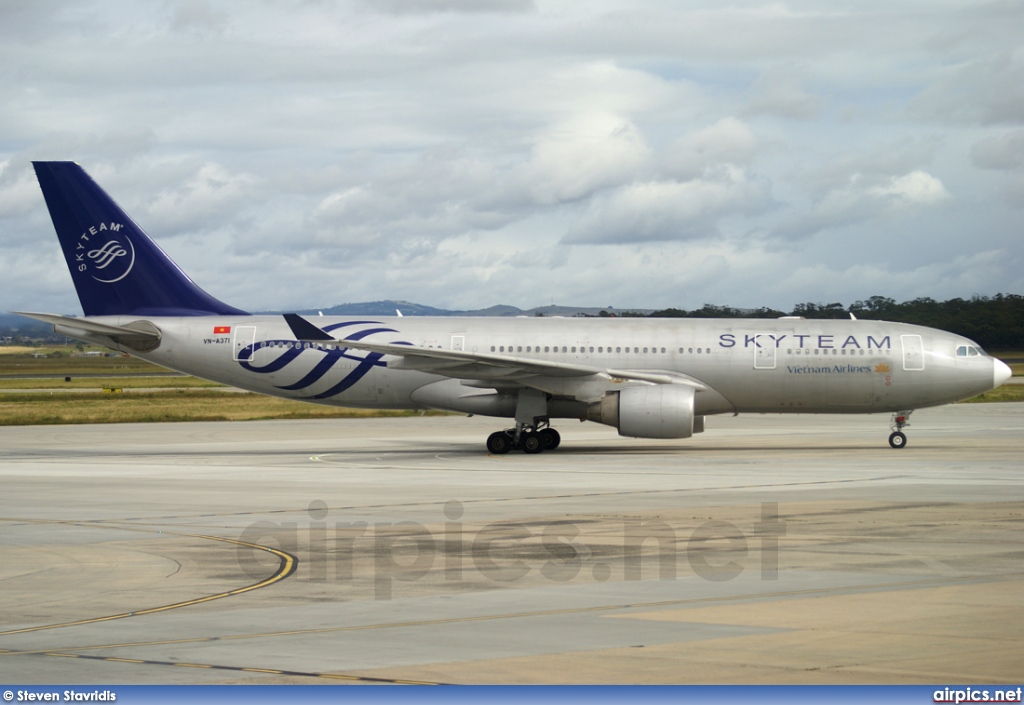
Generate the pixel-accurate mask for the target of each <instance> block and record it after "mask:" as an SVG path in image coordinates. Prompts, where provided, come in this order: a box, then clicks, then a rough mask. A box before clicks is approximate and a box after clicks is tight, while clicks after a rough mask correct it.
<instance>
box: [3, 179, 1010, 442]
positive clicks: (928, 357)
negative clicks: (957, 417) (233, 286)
mask: <svg viewBox="0 0 1024 705" xmlns="http://www.w3.org/2000/svg"><path fill="white" fill-rule="evenodd" d="M33 165H34V167H35V171H36V175H37V177H38V180H39V185H40V187H41V189H42V192H43V197H44V199H45V201H46V205H47V208H48V209H49V212H50V216H51V218H52V220H53V225H54V229H55V230H56V232H57V237H58V239H59V241H60V244H61V248H62V250H63V253H64V257H65V259H66V260H67V264H68V268H69V270H70V272H71V278H72V281H73V282H74V285H75V288H76V290H77V293H78V297H79V300H80V302H81V304H82V310H83V312H84V314H85V315H84V316H83V317H75V316H62V315H56V314H47V313H33V312H18V313H20V314H21V315H24V316H28V317H30V318H34V319H37V320H41V321H46V322H48V323H52V324H53V327H54V330H55V331H56V332H57V333H59V334H62V335H66V336H69V337H72V338H76V339H78V340H82V341H85V342H87V343H95V344H99V345H103V346H106V347H109V348H112V349H114V350H117V351H121V352H124V353H128V354H131V355H134V356H135V357H139V358H142V359H143V360H147V361H149V362H153V363H156V364H157V365H160V366H163V367H166V368H170V369H172V370H177V371H179V372H183V373H185V374H189V375H193V376H196V377H200V378H203V379H208V380H212V381H215V382H221V383H223V384H227V385H231V386H234V387H238V388H241V389H245V390H249V391H252V392H258V393H260V394H266V395H271V396H277V397H285V398H288V399H295V400H299V401H304V402H310V403H314V404H326V405H332V406H345V407H361V408H372V409H414V410H417V409H418V410H424V409H438V410H443V411H449V412H458V413H463V414H468V415H483V416H490V417H497V418H504V419H512V425H511V426H510V427H508V428H503V429H499V430H496V431H495V432H494V433H492V434H490V436H489V437H488V438H487V441H486V447H487V450H488V452H489V453H491V454H494V455H501V454H504V453H507V452H509V451H511V450H521V451H523V452H524V453H528V454H532V453H540V452H543V451H551V450H554V449H555V448H557V447H558V446H559V445H560V443H561V435H560V434H559V432H558V431H557V430H555V428H554V427H553V426H552V421H553V420H556V419H579V420H581V421H583V420H589V421H593V422H597V423H600V424H606V425H608V426H612V427H614V428H616V429H618V432H619V434H620V435H622V436H627V437H637V438H653V439H683V438H689V437H691V436H692V435H693V434H695V433H700V432H703V431H704V426H705V423H704V420H705V417H707V416H711V415H715V414H734V415H735V414H740V413H758V414H761V413H785V414H868V413H881V412H885V413H891V414H892V418H891V423H890V430H891V431H892V433H891V434H890V436H889V445H890V446H891V447H892V448H904V447H905V446H906V443H907V437H906V434H905V433H904V432H903V429H904V427H906V426H907V425H908V418H909V417H910V415H911V413H912V412H913V410H915V409H919V408H922V407H930V406H937V405H941V404H948V403H950V402H954V401H957V400H960V399H965V398H968V397H972V396H974V395H977V394H980V393H982V392H985V391H988V390H991V389H994V388H995V387H998V386H999V385H1000V384H1002V383H1003V382H1005V381H1006V380H1007V379H1008V378H1009V377H1010V376H1011V374H1012V373H1011V370H1010V368H1009V367H1007V365H1006V364H1004V363H1003V362H1002V361H1000V360H997V359H995V358H993V357H991V356H989V355H987V354H986V353H985V352H984V351H983V350H982V349H981V347H980V346H978V345H977V344H976V343H974V342H973V341H971V340H968V339H967V338H964V337H962V336H960V335H955V334H953V333H948V332H944V331H941V330H936V329H933V328H925V327H922V326H916V325H909V324H904V323H891V322H884V321H874V320H857V319H855V318H854V317H853V316H852V315H851V317H850V320H805V319H803V318H799V317H791V316H786V317H783V318H779V319H770V320H766V319H705V318H692V319H685V318H676V319H650V318H557V317H545V318H487V317H476V318H472V317H411V316H405V317H401V314H400V312H398V313H399V315H398V316H394V317H390V316H388V317H385V316H356V317H351V316H348V317H335V316H322V315H321V316H320V317H309V318H305V317H303V316H300V315H297V314H284V315H252V314H249V313H247V312H246V311H243V310H241V309H237V308H235V307H233V306H230V305H228V304H225V303H223V302H221V301H219V300H217V299H216V298H214V297H213V296H211V295H209V294H208V293H206V292H205V291H203V290H202V289H200V288H199V287H198V286H197V285H196V284H195V283H194V282H193V281H192V280H191V279H190V278H189V277H188V276H187V275H186V274H185V273H184V272H183V271H182V270H181V269H180V268H179V267H178V266H177V265H176V264H175V263H174V262H173V261H171V259H170V258H169V257H168V256H167V255H166V254H165V253H164V252H163V251H162V250H161V249H160V247H159V246H158V245H157V244H156V243H155V242H154V241H153V240H152V239H151V238H150V237H149V236H148V235H147V234H146V233H145V232H144V231H143V230H142V228H141V227H139V225H137V224H136V223H135V221H134V220H132V218H131V217H130V216H128V214H127V213H125V212H124V210H122V209H121V207H120V206H118V205H117V204H116V203H115V202H114V200H113V199H112V198H111V197H110V196H109V195H107V193H106V192H105V191H104V190H103V189H102V188H100V186H99V185H98V184H96V182H95V181H93V180H92V178H91V177H89V175H88V174H86V172H85V171H84V170H83V169H82V167H80V166H79V165H78V164H76V163H74V162H33Z"/></svg>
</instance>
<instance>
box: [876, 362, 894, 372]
mask: <svg viewBox="0 0 1024 705" xmlns="http://www.w3.org/2000/svg"><path fill="white" fill-rule="evenodd" d="M875 372H892V368H891V367H889V366H888V365H887V364H885V363H884V362H880V363H878V364H877V365H875Z"/></svg>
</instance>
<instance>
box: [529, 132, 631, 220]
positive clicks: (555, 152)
mask: <svg viewBox="0 0 1024 705" xmlns="http://www.w3.org/2000/svg"><path fill="white" fill-rule="evenodd" d="M650 159H651V150H650V148H649V147H648V146H647V144H646V143H645V141H644V138H643V135H641V133H640V131H639V130H638V129H637V128H636V126H635V125H634V124H633V123H631V122H630V121H629V120H627V119H623V118H621V117H618V116H615V115H611V114H604V113H588V114H585V115H580V116H576V117H574V118H572V119H570V120H566V121H563V122H560V123H558V124H557V125H554V126H552V127H551V128H550V129H549V130H548V131H547V132H546V133H545V134H544V135H543V136H542V137H541V138H540V140H538V142H537V143H536V144H535V145H534V146H533V149H532V150H531V155H530V160H529V162H528V163H527V164H526V165H525V166H524V168H523V169H522V170H521V172H520V174H518V175H517V177H516V178H518V179H522V180H523V182H524V183H525V184H527V185H528V188H529V190H530V192H531V193H532V195H533V200H534V201H535V202H537V203H555V202H560V201H570V200H575V199H579V198H583V197H585V196H589V195H591V194H593V193H594V192H595V191H597V190H599V189H601V188H602V187H606V186H612V185H618V184H621V183H625V182H629V181H630V180H632V179H633V178H634V177H635V176H636V175H637V173H638V172H640V171H642V170H643V169H644V168H645V167H646V166H647V165H648V163H649V162H650Z"/></svg>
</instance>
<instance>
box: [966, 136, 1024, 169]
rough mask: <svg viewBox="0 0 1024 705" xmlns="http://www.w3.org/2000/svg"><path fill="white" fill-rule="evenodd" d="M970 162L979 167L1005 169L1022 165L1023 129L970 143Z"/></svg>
mask: <svg viewBox="0 0 1024 705" xmlns="http://www.w3.org/2000/svg"><path fill="white" fill-rule="evenodd" d="M971 163H972V164H974V166H976V167H978V168H979V169H993V170H995V171H1005V170H1011V169H1020V168H1021V167H1024V130H1013V131H1011V132H1004V133H1002V134H999V135H995V136H992V137H986V138H985V139H982V140H979V141H977V142H975V143H974V144H973V145H971Z"/></svg>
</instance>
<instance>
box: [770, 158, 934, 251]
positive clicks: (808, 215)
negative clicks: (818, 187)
mask: <svg viewBox="0 0 1024 705" xmlns="http://www.w3.org/2000/svg"><path fill="white" fill-rule="evenodd" d="M949 198H950V194H949V192H948V191H947V190H946V188H945V186H943V184H942V182H941V181H940V180H939V179H937V178H936V177H934V176H932V175H931V174H928V173H927V172H924V171H921V170H915V171H912V172H910V173H907V174H903V175H900V176H889V177H887V178H885V179H881V178H880V177H879V176H878V175H868V176H866V175H864V174H860V173H855V174H851V175H850V177H849V180H848V181H847V182H846V183H845V184H843V185H841V186H837V187H835V188H832V189H830V190H829V191H828V192H826V193H825V194H824V195H823V196H822V197H821V198H819V199H818V201H817V203H816V204H815V205H814V207H813V208H811V209H810V210H802V211H800V212H799V213H796V214H792V213H791V214H790V215H788V216H787V217H785V218H784V219H783V220H782V222H781V223H780V224H779V225H778V226H777V227H776V228H775V229H774V230H773V231H772V235H773V236H774V237H778V238H782V239H784V240H798V239H804V238H809V237H811V236H813V235H816V234H818V233H821V232H823V231H827V230H835V229H839V228H850V227H853V226H856V225H858V224H860V223H864V222H869V221H877V220H880V219H883V218H887V217H891V216H893V215H896V214H900V213H905V212H907V211H908V210H910V209H913V208H915V207H928V206H934V205H937V204H939V203H942V202H943V201H946V200H947V199H949Z"/></svg>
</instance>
